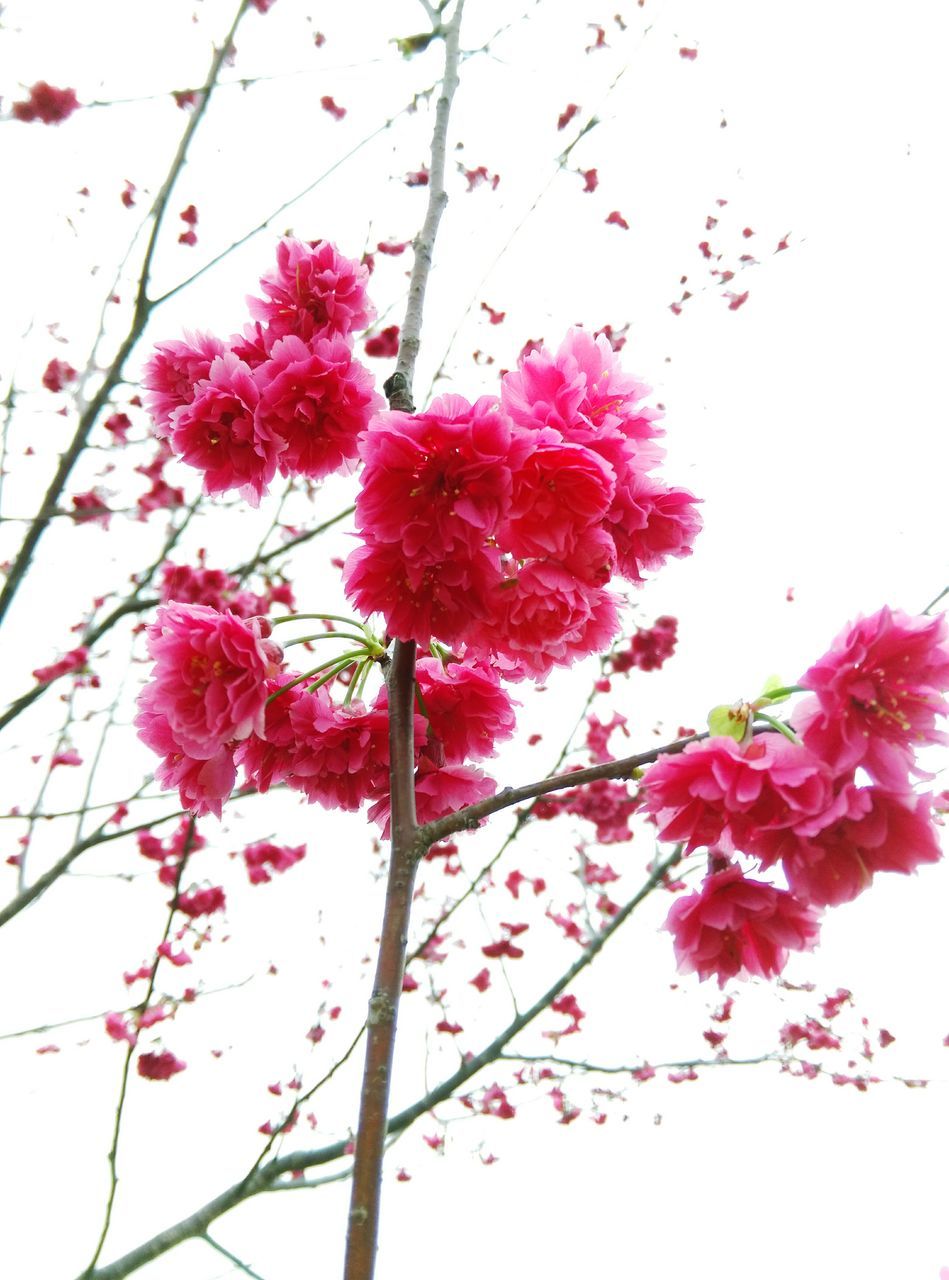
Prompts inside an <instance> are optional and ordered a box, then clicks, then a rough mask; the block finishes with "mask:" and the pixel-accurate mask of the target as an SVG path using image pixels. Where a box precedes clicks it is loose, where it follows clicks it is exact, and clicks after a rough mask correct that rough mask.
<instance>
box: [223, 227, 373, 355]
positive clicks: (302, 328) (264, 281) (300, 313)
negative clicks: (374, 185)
mask: <svg viewBox="0 0 949 1280" xmlns="http://www.w3.org/2000/svg"><path fill="white" fill-rule="evenodd" d="M368 279H369V272H368V271H367V269H366V268H365V267H364V266H362V264H361V263H358V262H355V261H352V260H351V259H349V258H344V257H343V256H342V254H341V253H340V252H339V251H338V249H337V248H336V246H335V245H334V244H331V243H330V242H329V241H328V240H313V241H311V242H310V243H309V244H304V243H303V242H302V241H300V240H294V239H292V238H290V237H288V238H286V239H284V240H281V241H280V244H279V245H278V246H277V269H276V271H273V272H270V273H268V274H267V275H265V276H262V277H261V281H260V285H261V288H262V289H263V291H264V293H265V294H266V295H267V299H268V300H267V301H264V300H262V299H260V298H248V299H247V302H248V306H249V307H250V313H251V315H252V316H253V317H254V319H255V320H261V321H263V322H264V323H265V324H266V325H267V326H268V328H269V330H270V332H271V334H272V335H273V336H274V337H284V336H285V335H287V334H295V335H296V336H297V337H299V338H303V339H304V341H309V339H310V338H312V337H315V336H318V337H336V336H338V337H342V338H345V337H346V336H347V335H348V334H350V333H352V332H353V330H358V329H365V328H366V326H367V325H368V324H369V323H370V322H371V321H372V320H373V319H374V317H375V314H376V313H375V308H374V307H373V306H372V303H371V302H370V301H369V299H368V297H367V296H366V281H367V280H368Z"/></svg>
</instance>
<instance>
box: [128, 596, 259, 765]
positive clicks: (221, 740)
mask: <svg viewBox="0 0 949 1280" xmlns="http://www.w3.org/2000/svg"><path fill="white" fill-rule="evenodd" d="M264 625H265V624H264V623H263V621H262V620H261V619H257V618H253V619H251V620H249V621H244V620H243V619H241V618H237V617H235V616H234V615H233V614H231V613H218V612H217V611H216V610H214V609H209V608H206V607H205V606H203V605H186V604H169V605H162V606H161V607H160V608H159V610H158V615H157V618H156V621H155V622H154V623H153V624H152V626H151V627H149V629H148V651H149V654H150V655H151V657H152V658H153V659H154V662H155V666H154V669H153V671H152V678H151V681H150V683H149V684H148V685H146V687H145V689H144V690H143V692H142V694H141V696H140V698H139V706H140V707H141V714H140V716H139V718H138V720H137V721H136V724H138V725H139V731H140V735H141V736H142V737H145V738H146V740H147V737H146V735H151V734H153V733H154V732H155V728H154V725H155V720H156V719H157V720H158V721H159V722H160V723H161V722H163V723H164V724H165V725H167V729H168V735H169V736H170V738H171V739H172V742H173V744H174V745H175V746H176V747H177V749H178V750H179V751H180V752H182V753H184V754H186V755H188V756H190V757H191V758H192V759H193V760H212V759H214V758H215V757H217V756H218V754H219V752H220V749H221V748H222V747H223V746H225V745H226V744H227V743H230V742H233V741H235V740H237V741H240V740H242V739H244V738H247V737H249V736H250V734H251V733H257V734H258V735H259V734H261V733H262V732H263V729H264V708H265V704H266V700H267V690H266V684H265V682H266V681H267V680H268V679H269V678H270V677H271V676H273V675H276V673H277V670H278V668H279V665H280V650H279V649H278V648H277V646H276V645H275V644H273V643H272V642H270V641H269V640H267V639H265V638H264V632H263V626H264ZM159 749H162V748H159Z"/></svg>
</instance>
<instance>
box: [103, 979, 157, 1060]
mask: <svg viewBox="0 0 949 1280" xmlns="http://www.w3.org/2000/svg"><path fill="white" fill-rule="evenodd" d="M149 973H151V970H149ZM105 1031H106V1035H107V1036H109V1037H110V1038H111V1039H113V1040H115V1041H116V1042H118V1041H120V1040H124V1041H125V1042H126V1043H127V1044H130V1045H134V1044H135V1040H136V1035H135V1032H134V1031H133V1029H132V1028H131V1027H130V1026H129V1024H128V1023H127V1021H126V1019H125V1014H124V1013H107V1014H106V1015H105Z"/></svg>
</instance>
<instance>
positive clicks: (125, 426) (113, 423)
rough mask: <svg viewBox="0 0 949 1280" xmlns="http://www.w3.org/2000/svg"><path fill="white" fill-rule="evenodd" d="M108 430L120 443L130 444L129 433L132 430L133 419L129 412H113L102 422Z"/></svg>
mask: <svg viewBox="0 0 949 1280" xmlns="http://www.w3.org/2000/svg"><path fill="white" fill-rule="evenodd" d="M102 425H103V426H104V427H105V429H106V431H110V432H111V433H112V438H113V440H115V441H116V442H117V443H118V444H128V433H129V432H130V431H131V430H132V419H131V418H130V417H129V416H128V414H127V413H113V414H111V415H110V416H109V417H108V418H106V420H105V422H103V424H102Z"/></svg>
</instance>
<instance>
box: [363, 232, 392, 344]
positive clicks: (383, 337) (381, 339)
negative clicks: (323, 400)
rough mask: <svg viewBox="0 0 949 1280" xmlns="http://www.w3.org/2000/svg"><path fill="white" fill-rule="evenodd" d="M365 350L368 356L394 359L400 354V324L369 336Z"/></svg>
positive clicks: (389, 326) (388, 326)
mask: <svg viewBox="0 0 949 1280" xmlns="http://www.w3.org/2000/svg"><path fill="white" fill-rule="evenodd" d="M379 248H380V249H381V248H382V246H381V245H380V246H379ZM363 350H364V351H365V353H366V355H367V356H376V357H381V358H383V359H390V360H394V359H395V357H396V356H397V355H398V354H399V326H398V325H397V324H390V325H387V326H386V327H385V328H384V329H382V330H380V332H379V333H376V334H374V335H373V336H372V337H371V338H367V339H366V341H365V343H364V344H363Z"/></svg>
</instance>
